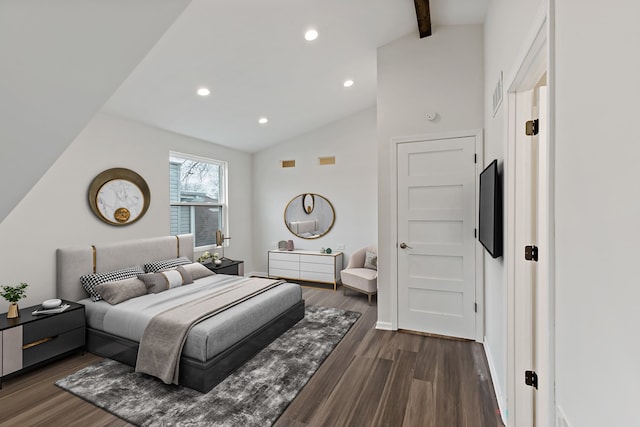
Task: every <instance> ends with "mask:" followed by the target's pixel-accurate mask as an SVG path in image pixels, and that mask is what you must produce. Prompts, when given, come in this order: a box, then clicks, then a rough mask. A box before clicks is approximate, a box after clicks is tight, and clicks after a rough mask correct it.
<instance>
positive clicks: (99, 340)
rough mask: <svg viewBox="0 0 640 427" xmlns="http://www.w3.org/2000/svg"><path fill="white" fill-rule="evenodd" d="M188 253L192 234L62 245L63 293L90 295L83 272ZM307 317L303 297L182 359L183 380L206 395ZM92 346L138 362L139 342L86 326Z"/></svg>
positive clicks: (97, 351)
mask: <svg viewBox="0 0 640 427" xmlns="http://www.w3.org/2000/svg"><path fill="white" fill-rule="evenodd" d="M180 256H186V257H187V258H189V259H193V235H192V234H183V235H179V236H165V237H154V238H147V239H138V240H131V241H124V242H118V243H110V244H104V245H93V246H81V247H73V248H65V249H58V250H57V252H56V262H57V277H56V287H57V292H58V297H59V298H62V299H65V300H68V301H79V300H81V299H84V298H87V297H88V296H89V295H88V294H87V293H86V291H85V290H84V289H83V288H82V285H81V283H80V276H82V275H83V274H88V273H101V272H105V271H112V270H117V269H119V268H124V267H128V266H130V265H134V264H140V265H142V264H144V263H147V262H150V261H158V260H162V259H168V258H175V257H180ZM303 317H304V300H300V301H299V302H298V303H296V304H295V305H293V306H292V307H290V308H289V309H288V310H286V311H285V312H283V313H281V314H280V315H279V316H278V317H276V318H275V319H273V320H272V321H271V322H269V323H267V324H265V325H263V326H262V327H261V328H260V329H258V330H256V331H255V332H253V333H252V334H250V335H249V336H247V337H245V338H244V339H242V340H240V341H239V342H237V343H236V344H234V345H233V346H231V347H230V348H228V349H227V350H225V351H223V352H222V353H220V354H218V355H217V356H215V357H213V358H212V359H210V360H207V361H206V362H202V361H199V360H196V359H193V358H190V357H186V356H182V357H181V358H180V372H179V381H178V382H179V384H180V385H184V386H186V387H189V388H192V389H195V390H198V391H200V392H202V393H206V392H208V391H209V390H211V389H212V388H213V387H215V386H216V385H217V384H218V383H220V382H221V381H222V380H224V379H225V378H226V377H227V376H228V375H229V374H230V373H231V372H233V371H235V370H236V369H237V368H239V367H240V366H242V365H243V364H244V363H245V362H246V361H248V360H249V359H251V358H252V357H253V356H254V355H255V354H257V353H258V352H259V351H260V350H262V349H263V348H264V347H266V346H267V345H269V343H271V342H272V341H273V340H274V339H276V338H277V337H279V336H280V335H282V333H284V332H285V331H287V330H288V329H289V328H291V326H293V325H295V324H296V323H297V322H298V321H299V320H300V319H302V318H303ZM87 350H88V351H89V352H91V353H94V354H97V355H98V356H102V357H107V358H110V359H114V360H117V361H119V362H122V363H125V364H127V365H130V366H135V364H136V358H137V354H138V343H137V342H135V341H131V340H128V339H125V338H122V337H118V336H115V335H112V334H109V333H106V332H103V331H99V330H96V329H92V328H87Z"/></svg>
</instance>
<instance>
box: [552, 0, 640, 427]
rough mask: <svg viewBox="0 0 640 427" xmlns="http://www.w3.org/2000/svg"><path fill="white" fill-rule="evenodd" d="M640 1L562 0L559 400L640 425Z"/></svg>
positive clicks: (569, 409)
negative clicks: (595, 0)
mask: <svg viewBox="0 0 640 427" xmlns="http://www.w3.org/2000/svg"><path fill="white" fill-rule="evenodd" d="M639 15H640V4H638V2H635V1H629V0H611V1H608V2H607V3H606V6H605V4H603V3H597V2H584V1H578V0H563V1H557V2H556V26H555V28H556V43H555V47H556V67H555V73H556V144H555V145H556V250H557V257H556V287H557V289H556V296H557V300H556V304H557V307H556V320H557V324H556V333H557V343H556V346H557V352H556V363H557V381H556V391H557V403H558V406H560V407H561V408H562V410H563V412H564V413H565V414H566V416H567V419H568V421H569V422H570V423H571V425H572V426H576V427H577V426H580V427H596V426H604V425H607V426H637V425H640V414H639V413H638V402H640V388H639V387H638V381H637V378H636V376H637V375H636V371H637V369H638V361H639V360H640V341H639V340H638V339H637V336H638V326H639V325H640V310H639V309H638V301H640V280H639V279H638V277H639V275H638V257H639V255H640V249H639V248H638V242H640V226H638V219H639V218H640V186H639V183H640V167H639V161H640V143H639V141H638V136H637V135H638V131H637V123H638V116H640V107H639V106H638V105H639V104H638V94H640V80H639V77H638V76H640V55H638V53H637V52H638V43H639V42H640V27H639V26H638V22H637V17H638V16H639Z"/></svg>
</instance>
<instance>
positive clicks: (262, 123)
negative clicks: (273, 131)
mask: <svg viewBox="0 0 640 427" xmlns="http://www.w3.org/2000/svg"><path fill="white" fill-rule="evenodd" d="M268 121H269V119H267V118H266V117H260V118H259V119H258V123H260V124H261V125H264V124H267V122H268Z"/></svg>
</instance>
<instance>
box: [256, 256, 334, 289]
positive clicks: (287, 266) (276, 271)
mask: <svg viewBox="0 0 640 427" xmlns="http://www.w3.org/2000/svg"><path fill="white" fill-rule="evenodd" d="M342 258H343V255H342V252H334V253H330V254H323V253H320V252H318V251H279V250H272V251H269V258H268V260H269V266H268V268H269V277H279V278H282V279H298V280H304V281H308V282H320V283H331V284H333V290H334V291H335V290H336V287H337V285H338V283H340V270H342Z"/></svg>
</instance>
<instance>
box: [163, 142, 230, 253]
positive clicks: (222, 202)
mask: <svg viewBox="0 0 640 427" xmlns="http://www.w3.org/2000/svg"><path fill="white" fill-rule="evenodd" d="M172 157H177V158H181V159H185V160H192V161H195V162H203V163H210V164H215V165H218V167H220V168H221V173H220V185H219V187H220V188H219V190H220V194H219V199H218V203H206V202H202V203H188V202H173V201H171V197H169V208H171V207H172V206H220V207H221V208H222V209H221V211H222V230H221V231H222V234H224V235H226V234H227V230H228V229H229V215H228V212H229V206H228V200H229V197H228V193H229V192H228V186H227V183H228V174H229V165H228V163H227V162H225V161H223V160H217V159H211V158H208V157H201V156H195V155H193V154H186V153H181V152H178V151H170V152H169V165H171V158H172ZM169 186H171V179H169ZM192 216H193V211H192ZM194 224H195V220H194V219H193V218H192V220H191V226H192V231H191V232H193V226H194ZM169 228H171V227H169ZM169 232H171V230H169ZM194 245H195V239H194ZM222 246H223V247H227V246H229V243H228V240H223V242H222ZM215 248H217V246H216V245H215V244H213V245H204V246H195V247H194V250H195V251H206V250H211V249H215Z"/></svg>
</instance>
